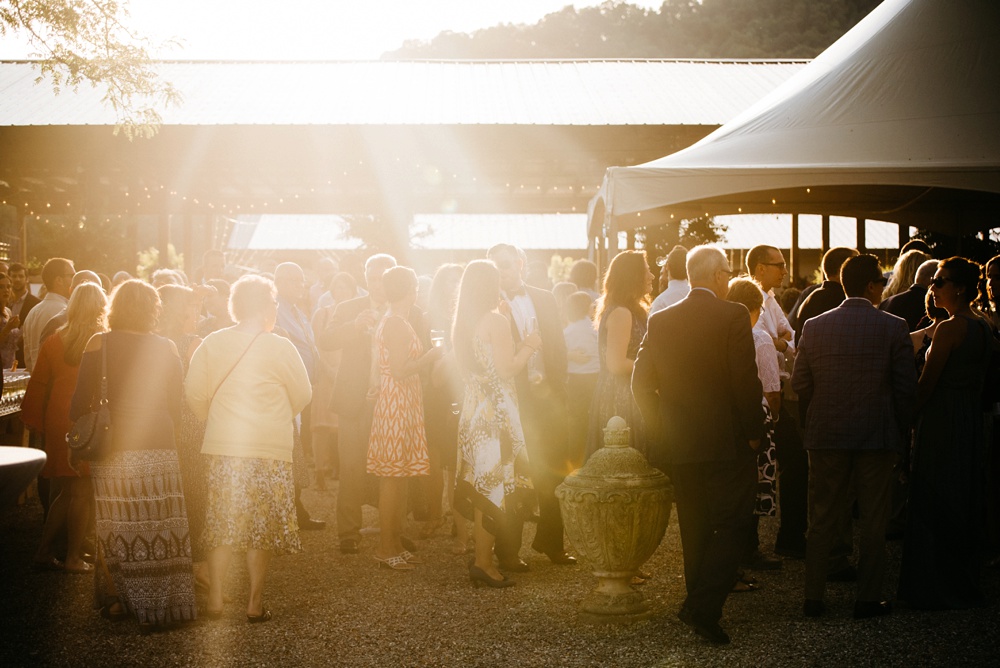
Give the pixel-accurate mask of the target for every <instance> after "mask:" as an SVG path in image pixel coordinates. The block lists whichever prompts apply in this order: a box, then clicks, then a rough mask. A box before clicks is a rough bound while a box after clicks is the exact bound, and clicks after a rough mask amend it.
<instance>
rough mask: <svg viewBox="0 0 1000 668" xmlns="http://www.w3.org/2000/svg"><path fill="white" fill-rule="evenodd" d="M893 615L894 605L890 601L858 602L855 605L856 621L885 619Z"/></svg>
mask: <svg viewBox="0 0 1000 668" xmlns="http://www.w3.org/2000/svg"><path fill="white" fill-rule="evenodd" d="M891 614H892V603H890V602H889V601H858V602H857V603H855V604H854V619H869V618H871V617H885V616H886V615H891Z"/></svg>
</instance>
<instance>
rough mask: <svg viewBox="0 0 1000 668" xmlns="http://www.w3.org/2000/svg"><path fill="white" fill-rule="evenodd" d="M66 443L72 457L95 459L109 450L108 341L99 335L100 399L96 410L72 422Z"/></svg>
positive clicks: (103, 455)
mask: <svg viewBox="0 0 1000 668" xmlns="http://www.w3.org/2000/svg"><path fill="white" fill-rule="evenodd" d="M66 444H67V445H68V446H69V450H70V454H71V455H72V456H73V458H75V459H78V460H82V461H88V462H92V461H96V460H99V459H102V458H104V457H105V456H106V455H107V454H108V452H109V451H110V450H111V411H110V409H108V341H107V336H105V335H104V334H102V335H101V400H100V402H99V403H98V405H97V410H92V411H90V412H89V413H84V414H83V415H81V416H80V417H79V418H77V419H76V420H75V421H74V422H73V426H71V427H70V428H69V432H67V434H66Z"/></svg>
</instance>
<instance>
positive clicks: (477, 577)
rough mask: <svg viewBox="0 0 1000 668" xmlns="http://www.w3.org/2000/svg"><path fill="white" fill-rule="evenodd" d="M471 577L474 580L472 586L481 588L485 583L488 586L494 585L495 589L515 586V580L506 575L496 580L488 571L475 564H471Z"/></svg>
mask: <svg viewBox="0 0 1000 668" xmlns="http://www.w3.org/2000/svg"><path fill="white" fill-rule="evenodd" d="M469 579H471V580H472V586H473V587H476V588H479V587H482V586H483V585H486V586H487V587H493V588H494V589H502V588H503V587H513V586H514V584H515V582H514V581H513V580H511V579H510V578H509V577H507V576H506V575H504V576H503V579H502V580H494V579H493V578H491V577H490V576H489V574H487V573H486V571H484V570H483V569H481V568H479V567H478V566H476V565H475V564H471V565H470V566H469Z"/></svg>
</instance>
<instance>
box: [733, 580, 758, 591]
mask: <svg viewBox="0 0 1000 668" xmlns="http://www.w3.org/2000/svg"><path fill="white" fill-rule="evenodd" d="M759 589H760V587H758V586H757V585H755V584H753V583H750V582H744V581H743V580H737V581H736V582H735V584H733V588H732V589H730V590H729V591H730V592H732V593H733V594H743V593H745V592H749V591H757V590H759Z"/></svg>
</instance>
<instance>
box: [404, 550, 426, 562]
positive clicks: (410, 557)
mask: <svg viewBox="0 0 1000 668" xmlns="http://www.w3.org/2000/svg"><path fill="white" fill-rule="evenodd" d="M399 556H400V557H402V558H403V561H405V562H406V563H408V564H422V563H424V560H423V559H421V558H420V557H418V556H417V555H415V554H413V553H412V552H409V551H408V550H403V551H402V552H400V553H399Z"/></svg>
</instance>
